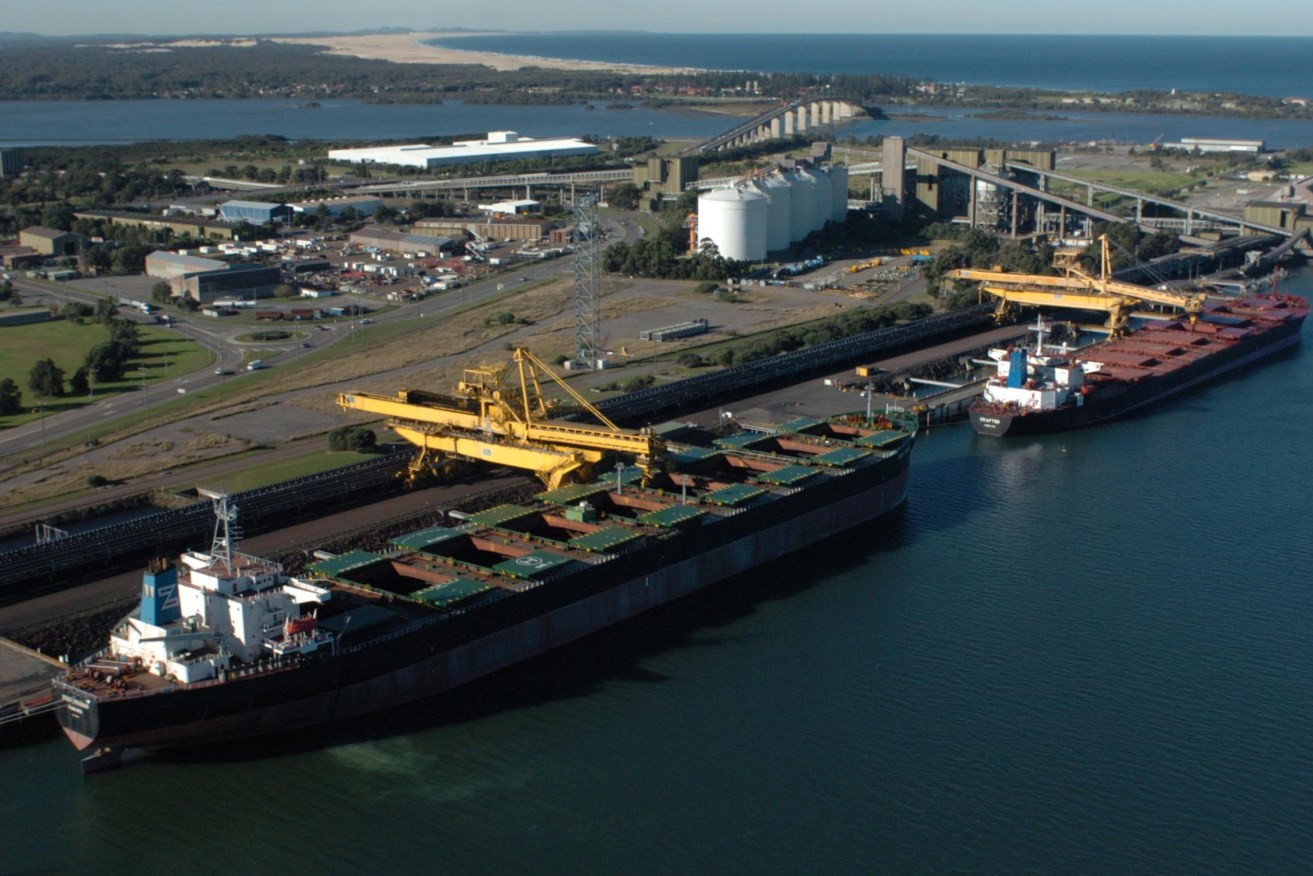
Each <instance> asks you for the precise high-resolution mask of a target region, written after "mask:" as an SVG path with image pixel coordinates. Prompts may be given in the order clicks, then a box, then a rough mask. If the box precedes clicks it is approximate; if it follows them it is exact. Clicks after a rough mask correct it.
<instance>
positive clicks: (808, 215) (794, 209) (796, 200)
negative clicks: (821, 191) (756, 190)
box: [784, 171, 816, 243]
mask: <svg viewBox="0 0 1313 876" xmlns="http://www.w3.org/2000/svg"><path fill="white" fill-rule="evenodd" d="M784 179H785V180H787V181H788V183H789V240H790V241H792V242H793V243H797V242H798V241H800V240H802V239H803V238H804V237H806V236H807V235H808V234H810V233H811V230H812V201H813V200H815V198H816V180H815V178H813V177H804V176H803V175H802V174H801V173H798V172H796V171H795V172H792V173H787V174H785V175H784Z"/></svg>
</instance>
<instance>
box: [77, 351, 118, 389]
mask: <svg viewBox="0 0 1313 876" xmlns="http://www.w3.org/2000/svg"><path fill="white" fill-rule="evenodd" d="M127 362H128V356H127V352H126V351H125V350H124V349H123V347H122V346H120V345H119V344H116V343H114V342H113V341H105V342H103V343H99V344H96V346H94V347H92V348H91V349H90V350H88V351H87V357H86V359H84V360H83V362H82V369H81V370H84V371H87V372H89V373H90V374H91V376H92V377H94V378H95V380H96V382H97V383H112V382H113V381H115V380H122V379H123V370H124V368H125V367H126V366H127Z"/></svg>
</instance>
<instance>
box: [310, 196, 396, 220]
mask: <svg viewBox="0 0 1313 876" xmlns="http://www.w3.org/2000/svg"><path fill="white" fill-rule="evenodd" d="M288 206H289V207H291V208H292V212H294V213H309V214H311V215H316V214H318V213H319V211H320V209H321V208H322V209H325V210H327V211H328V215H329V216H331V217H332V218H333V219H340V218H341V217H342V214H343V213H344V212H345V211H347V210H353V211H355V214H356V215H357V216H364V217H368V216H373V215H374V214H375V213H377V212H378V208H379V207H381V206H383V199H382V198H370V197H367V196H365V195H350V196H347V197H342V198H320V199H318V200H314V201H301V202H300V203H297V204H288Z"/></svg>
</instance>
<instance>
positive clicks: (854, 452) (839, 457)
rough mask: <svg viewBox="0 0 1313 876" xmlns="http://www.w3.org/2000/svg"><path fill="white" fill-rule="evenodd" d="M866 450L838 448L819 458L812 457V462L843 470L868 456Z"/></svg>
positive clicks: (868, 452)
mask: <svg viewBox="0 0 1313 876" xmlns="http://www.w3.org/2000/svg"><path fill="white" fill-rule="evenodd" d="M870 455H871V453H870V451H868V450H859V449H858V448H856V447H838V448H835V449H834V450H831V451H830V452H829V453H822V454H821V455H820V456H816V457H813V461H815V462H819V463H820V464H821V465H830V466H834V467H835V468H845V467H847V466H850V465H852V464H853V463H854V462H856V461H857V460H859V459H861V458H863V457H865V456H870Z"/></svg>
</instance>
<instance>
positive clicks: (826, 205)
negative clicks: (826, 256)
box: [803, 167, 834, 231]
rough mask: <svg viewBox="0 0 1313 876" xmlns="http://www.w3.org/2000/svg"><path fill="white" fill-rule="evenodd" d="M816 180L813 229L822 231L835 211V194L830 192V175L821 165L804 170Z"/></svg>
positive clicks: (813, 201)
mask: <svg viewBox="0 0 1313 876" xmlns="http://www.w3.org/2000/svg"><path fill="white" fill-rule="evenodd" d="M803 173H806V174H809V175H810V176H811V178H812V179H814V180H816V194H815V195H814V196H813V198H812V225H811V227H812V230H813V231H820V230H821V229H822V228H824V227H825V223H826V222H829V221H830V214H831V213H833V212H834V202H833V196H832V195H831V194H830V175H829V174H827V173H826V172H825V171H824V170H821V169H820V168H819V167H809V168H807V169H806V170H804V171H803Z"/></svg>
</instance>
